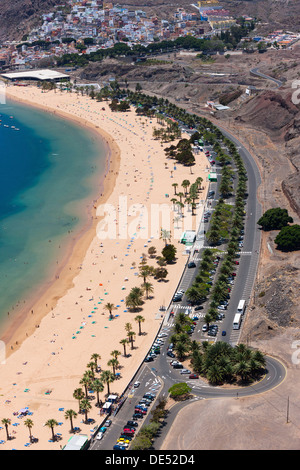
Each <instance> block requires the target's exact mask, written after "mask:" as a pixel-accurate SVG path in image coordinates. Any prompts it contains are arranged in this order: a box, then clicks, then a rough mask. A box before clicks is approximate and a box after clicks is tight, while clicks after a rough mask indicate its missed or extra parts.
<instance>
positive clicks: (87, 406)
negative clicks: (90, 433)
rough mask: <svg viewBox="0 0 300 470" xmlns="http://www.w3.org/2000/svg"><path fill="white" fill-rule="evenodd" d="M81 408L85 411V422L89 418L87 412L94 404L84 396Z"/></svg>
mask: <svg viewBox="0 0 300 470" xmlns="http://www.w3.org/2000/svg"><path fill="white" fill-rule="evenodd" d="M80 408H81V410H82V411H83V412H84V415H85V422H87V420H88V417H87V414H88V412H89V411H90V410H91V408H92V405H91V404H90V402H89V400H87V399H86V398H83V400H81V402H80Z"/></svg>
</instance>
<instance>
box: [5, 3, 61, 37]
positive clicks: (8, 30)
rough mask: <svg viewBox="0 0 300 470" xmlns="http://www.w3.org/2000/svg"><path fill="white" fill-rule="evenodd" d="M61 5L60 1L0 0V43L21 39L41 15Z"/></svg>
mask: <svg viewBox="0 0 300 470" xmlns="http://www.w3.org/2000/svg"><path fill="white" fill-rule="evenodd" d="M61 3H63V2H62V1H61V0H14V1H13V2H12V1H11V0H0V41H1V40H5V39H21V38H22V36H23V35H24V34H26V33H27V32H28V31H29V30H30V28H32V27H33V26H34V24H35V22H36V21H38V20H39V18H40V15H41V14H42V13H47V12H48V11H51V9H52V8H53V6H55V5H59V4H61Z"/></svg>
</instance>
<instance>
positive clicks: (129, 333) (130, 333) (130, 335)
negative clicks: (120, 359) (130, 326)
mask: <svg viewBox="0 0 300 470" xmlns="http://www.w3.org/2000/svg"><path fill="white" fill-rule="evenodd" d="M127 335H128V339H129V341H130V342H131V349H133V340H134V337H135V332H134V331H128V333H127Z"/></svg>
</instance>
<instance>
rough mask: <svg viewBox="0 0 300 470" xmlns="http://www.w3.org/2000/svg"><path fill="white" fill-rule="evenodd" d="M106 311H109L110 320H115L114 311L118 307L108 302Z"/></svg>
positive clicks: (105, 307)
mask: <svg viewBox="0 0 300 470" xmlns="http://www.w3.org/2000/svg"><path fill="white" fill-rule="evenodd" d="M103 308H104V309H105V310H108V311H109V318H110V320H111V319H112V318H113V314H112V311H113V310H116V309H117V307H115V306H114V304H112V303H110V302H108V303H107V304H106V305H104V307H103Z"/></svg>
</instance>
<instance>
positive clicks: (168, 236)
mask: <svg viewBox="0 0 300 470" xmlns="http://www.w3.org/2000/svg"><path fill="white" fill-rule="evenodd" d="M160 238H161V239H162V240H164V242H165V244H167V241H168V240H169V241H171V232H170V231H169V230H165V229H163V228H162V229H161V230H160Z"/></svg>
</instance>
